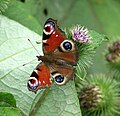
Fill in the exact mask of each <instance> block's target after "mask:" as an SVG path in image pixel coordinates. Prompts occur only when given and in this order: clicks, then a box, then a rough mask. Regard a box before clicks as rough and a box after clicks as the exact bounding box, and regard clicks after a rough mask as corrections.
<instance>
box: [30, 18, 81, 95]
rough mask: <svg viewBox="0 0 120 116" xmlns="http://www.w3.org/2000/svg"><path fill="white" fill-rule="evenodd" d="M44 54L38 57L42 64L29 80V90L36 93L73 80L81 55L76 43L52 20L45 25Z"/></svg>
mask: <svg viewBox="0 0 120 116" xmlns="http://www.w3.org/2000/svg"><path fill="white" fill-rule="evenodd" d="M43 52H44V56H37V58H38V61H42V63H40V64H39V65H38V66H37V67H36V69H35V70H34V71H33V72H32V74H31V76H30V79H29V80H28V89H29V90H30V91H33V92H35V93H36V91H37V90H38V89H40V88H45V87H48V86H51V85H52V83H53V82H55V83H56V84H58V85H63V84H65V83H66V82H67V81H69V80H70V79H72V78H73V77H74V66H76V64H77V60H78V54H79V52H78V50H77V47H76V44H75V42H73V41H72V40H69V39H67V38H66V36H65V34H64V32H63V31H61V29H59V27H58V25H57V22H56V21H55V20H53V19H51V18H50V19H48V20H47V21H46V22H45V25H44V30H43Z"/></svg>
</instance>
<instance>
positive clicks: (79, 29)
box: [70, 25, 91, 43]
mask: <svg viewBox="0 0 120 116" xmlns="http://www.w3.org/2000/svg"><path fill="white" fill-rule="evenodd" d="M70 32H71V33H72V38H73V39H74V40H75V41H78V42H80V43H87V42H90V41H91V40H90V39H91V37H90V35H89V31H88V29H87V28H85V27H84V26H80V25H76V26H73V27H72V28H71V29H70Z"/></svg>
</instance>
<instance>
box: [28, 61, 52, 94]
mask: <svg viewBox="0 0 120 116" xmlns="http://www.w3.org/2000/svg"><path fill="white" fill-rule="evenodd" d="M51 84H52V82H51V77H50V69H49V67H48V66H46V65H45V64H44V63H40V64H39V65H38V66H37V67H36V69H35V70H34V71H33V72H32V74H31V76H30V78H29V80H28V83H27V86H28V89H29V90H30V91H33V92H35V93H36V92H37V90H38V89H41V88H46V87H48V86H51Z"/></svg>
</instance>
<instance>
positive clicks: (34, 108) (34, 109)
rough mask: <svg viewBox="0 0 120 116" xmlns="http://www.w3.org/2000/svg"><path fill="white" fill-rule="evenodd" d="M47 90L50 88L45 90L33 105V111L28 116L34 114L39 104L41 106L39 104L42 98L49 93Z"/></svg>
mask: <svg viewBox="0 0 120 116" xmlns="http://www.w3.org/2000/svg"><path fill="white" fill-rule="evenodd" d="M49 89H50V88H49V87H48V88H46V89H45V90H44V92H43V94H42V96H41V97H40V98H39V100H38V101H37V103H36V104H35V106H34V107H33V109H32V110H31V112H30V114H29V116H33V115H34V113H35V112H36V110H37V109H38V107H40V104H41V102H42V101H43V100H44V98H45V96H46V94H47V92H48V91H49Z"/></svg>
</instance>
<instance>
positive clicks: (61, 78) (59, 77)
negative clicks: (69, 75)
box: [53, 73, 66, 85]
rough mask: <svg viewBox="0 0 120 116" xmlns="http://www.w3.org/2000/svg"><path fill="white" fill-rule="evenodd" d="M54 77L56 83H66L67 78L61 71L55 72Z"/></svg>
mask: <svg viewBox="0 0 120 116" xmlns="http://www.w3.org/2000/svg"><path fill="white" fill-rule="evenodd" d="M53 78H54V81H55V83H56V84H58V85H63V84H65V81H66V79H65V77H64V76H63V75H61V74H60V73H55V74H53Z"/></svg>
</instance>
